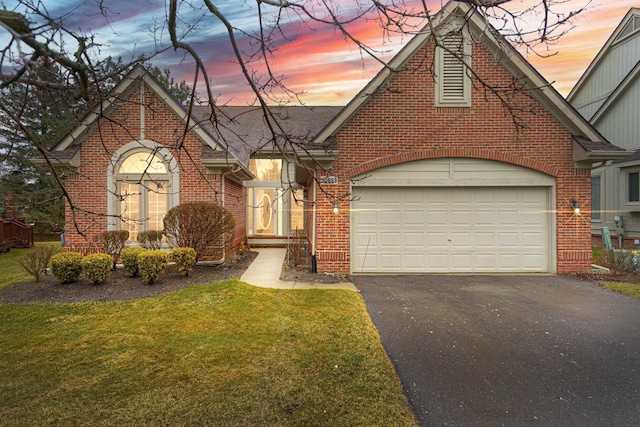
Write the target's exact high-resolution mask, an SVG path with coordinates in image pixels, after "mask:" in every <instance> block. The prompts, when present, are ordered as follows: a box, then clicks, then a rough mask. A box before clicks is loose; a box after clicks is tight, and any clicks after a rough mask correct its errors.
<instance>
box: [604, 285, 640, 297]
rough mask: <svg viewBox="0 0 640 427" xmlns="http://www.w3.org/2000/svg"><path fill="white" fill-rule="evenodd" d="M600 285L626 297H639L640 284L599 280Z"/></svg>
mask: <svg viewBox="0 0 640 427" xmlns="http://www.w3.org/2000/svg"><path fill="white" fill-rule="evenodd" d="M600 286H602V287H603V288H605V289H608V290H610V291H615V292H619V293H621V294H624V295H626V296H628V297H632V298H637V299H640V284H638V283H625V282H600Z"/></svg>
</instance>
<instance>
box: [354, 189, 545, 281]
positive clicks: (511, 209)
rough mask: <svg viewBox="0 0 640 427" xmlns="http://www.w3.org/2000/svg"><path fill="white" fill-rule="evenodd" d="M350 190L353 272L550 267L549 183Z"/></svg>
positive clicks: (532, 269)
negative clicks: (543, 185)
mask: <svg viewBox="0 0 640 427" xmlns="http://www.w3.org/2000/svg"><path fill="white" fill-rule="evenodd" d="M494 182H495V181H494ZM353 195H354V201H353V202H352V214H351V215H352V217H351V220H352V223H351V224H352V236H351V245H352V258H351V259H352V263H351V267H352V271H353V272H354V273H359V272H360V271H363V272H365V273H467V272H468V273H471V272H473V273H507V272H509V273H515V272H550V271H551V270H552V267H551V243H550V242H551V234H550V233H551V226H550V221H551V217H552V215H551V214H550V210H549V205H550V187H522V186H520V187H491V186H485V187H469V186H465V187H354V188H353Z"/></svg>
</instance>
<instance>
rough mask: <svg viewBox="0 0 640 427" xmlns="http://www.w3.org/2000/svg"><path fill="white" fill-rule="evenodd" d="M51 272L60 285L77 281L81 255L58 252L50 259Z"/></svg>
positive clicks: (80, 270)
mask: <svg viewBox="0 0 640 427" xmlns="http://www.w3.org/2000/svg"><path fill="white" fill-rule="evenodd" d="M51 271H52V272H53V275H54V276H56V279H58V280H59V281H60V283H71V282H75V281H76V280H78V276H80V273H82V254H81V253H78V252H60V253H58V254H55V255H54V256H52V257H51Z"/></svg>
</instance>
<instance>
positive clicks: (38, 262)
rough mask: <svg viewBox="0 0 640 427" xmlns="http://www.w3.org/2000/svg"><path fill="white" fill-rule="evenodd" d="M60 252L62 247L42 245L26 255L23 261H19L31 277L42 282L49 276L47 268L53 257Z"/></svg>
mask: <svg viewBox="0 0 640 427" xmlns="http://www.w3.org/2000/svg"><path fill="white" fill-rule="evenodd" d="M58 252H60V245H48V244H47V245H42V246H36V247H35V248H33V249H31V250H30V251H29V252H27V253H26V255H25V256H24V257H22V259H19V260H18V264H20V266H21V267H22V268H23V269H24V271H26V272H27V273H28V274H29V275H31V276H32V277H33V278H34V279H35V281H36V282H39V281H40V278H41V277H42V276H46V275H47V267H48V266H49V262H50V261H51V257H52V256H54V255H55V254H57V253H58Z"/></svg>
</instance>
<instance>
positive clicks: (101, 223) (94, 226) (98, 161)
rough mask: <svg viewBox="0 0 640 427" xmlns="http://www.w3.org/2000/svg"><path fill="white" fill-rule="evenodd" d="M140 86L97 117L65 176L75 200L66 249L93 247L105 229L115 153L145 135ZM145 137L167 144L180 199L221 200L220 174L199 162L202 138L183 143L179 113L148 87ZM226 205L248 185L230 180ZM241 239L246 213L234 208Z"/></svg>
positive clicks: (68, 216) (69, 214) (192, 135)
mask: <svg viewBox="0 0 640 427" xmlns="http://www.w3.org/2000/svg"><path fill="white" fill-rule="evenodd" d="M140 99H141V98H140V90H139V88H138V89H136V90H134V91H133V92H132V93H131V94H130V95H128V96H127V97H126V98H125V99H123V100H122V101H121V103H120V105H118V106H117V108H115V109H114V110H113V111H111V112H108V113H107V114H106V115H107V118H103V119H101V120H100V121H99V124H98V126H96V127H95V128H93V129H92V131H91V134H90V135H89V136H88V137H87V138H86V140H84V141H83V143H82V146H81V151H80V164H81V166H80V171H79V173H76V174H71V175H67V176H66V185H67V189H68V191H69V193H70V195H71V197H72V199H73V206H74V208H73V209H72V208H71V206H70V205H69V204H67V209H66V227H65V240H66V244H67V245H68V248H79V247H86V246H90V245H91V244H92V242H94V240H95V239H96V238H97V237H98V236H99V235H100V234H101V233H102V232H103V231H105V230H107V221H108V218H107V217H106V213H107V168H108V166H109V162H110V161H111V159H112V156H113V155H114V153H115V152H116V151H117V150H118V149H119V148H121V147H122V146H124V145H126V144H128V143H130V142H132V141H135V140H137V139H140V138H141V134H140ZM144 104H145V108H144V111H145V122H144V124H145V134H144V139H147V140H151V141H155V142H157V143H158V144H160V145H162V146H163V147H165V148H167V149H168V150H169V151H170V152H171V154H172V155H173V157H174V159H175V160H176V161H177V162H178V164H179V171H180V188H179V192H180V203H186V202H191V201H207V202H214V203H222V202H223V200H222V185H221V177H220V175H212V174H207V172H206V170H205V168H204V167H203V166H202V165H201V162H200V154H201V149H202V144H203V142H202V140H201V139H200V138H198V136H197V135H196V134H195V133H193V132H188V133H187V134H186V137H185V138H184V141H182V135H183V131H184V124H183V122H182V120H181V119H180V118H179V117H177V116H176V115H175V113H174V112H173V111H172V110H171V109H170V108H169V107H168V106H167V105H166V104H165V103H164V101H162V100H161V99H160V98H159V97H157V96H156V95H155V94H154V93H152V92H151V91H149V90H146V91H145V95H144ZM225 191H226V193H227V195H226V197H225V200H224V204H225V206H227V207H229V206H230V205H231V206H233V205H234V204H237V203H236V201H237V200H241V201H244V188H243V187H242V186H241V185H239V184H237V183H235V182H232V181H231V180H229V179H226V182H225ZM234 209H235V210H234V213H236V214H237V215H239V216H238V217H236V218H237V227H236V230H237V237H238V238H241V237H243V236H244V235H245V234H246V229H245V214H244V211H243V210H242V209H238V208H234Z"/></svg>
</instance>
